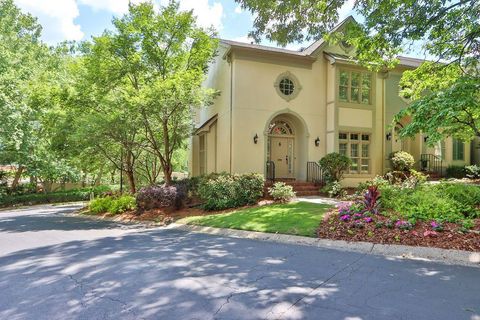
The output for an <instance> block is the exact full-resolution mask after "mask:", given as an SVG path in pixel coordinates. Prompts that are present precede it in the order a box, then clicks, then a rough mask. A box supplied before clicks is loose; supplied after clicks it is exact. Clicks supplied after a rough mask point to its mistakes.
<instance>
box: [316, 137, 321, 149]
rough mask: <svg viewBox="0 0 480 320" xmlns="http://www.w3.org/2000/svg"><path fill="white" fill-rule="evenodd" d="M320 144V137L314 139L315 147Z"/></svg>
mask: <svg viewBox="0 0 480 320" xmlns="http://www.w3.org/2000/svg"><path fill="white" fill-rule="evenodd" d="M319 145H320V138H319V137H317V139H315V147H318V146H319Z"/></svg>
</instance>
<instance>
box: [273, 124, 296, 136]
mask: <svg viewBox="0 0 480 320" xmlns="http://www.w3.org/2000/svg"><path fill="white" fill-rule="evenodd" d="M268 134H270V135H274V136H285V135H288V136H293V135H294V131H293V129H292V126H291V125H290V124H289V123H288V122H286V121H284V120H274V121H272V122H271V123H270V126H269V127H268Z"/></svg>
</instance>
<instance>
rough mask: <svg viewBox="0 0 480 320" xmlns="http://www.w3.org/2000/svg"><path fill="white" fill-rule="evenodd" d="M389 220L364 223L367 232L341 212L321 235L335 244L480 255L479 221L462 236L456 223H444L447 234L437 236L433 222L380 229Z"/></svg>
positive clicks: (323, 226) (378, 218)
mask: <svg viewBox="0 0 480 320" xmlns="http://www.w3.org/2000/svg"><path fill="white" fill-rule="evenodd" d="M388 220H389V219H388V218H387V217H385V216H383V215H377V216H375V217H374V222H371V223H363V228H358V227H356V226H355V222H354V221H347V222H344V221H341V220H340V219H339V216H338V212H337V211H336V210H332V211H330V212H329V213H327V214H326V215H325V218H324V221H323V223H322V224H320V226H319V228H318V229H317V235H318V237H319V238H326V239H334V240H345V241H365V242H373V243H381V244H401V245H409V246H421V247H436V248H443V249H457V250H466V251H480V219H476V220H475V226H474V227H473V228H472V229H471V230H470V231H467V232H461V231H460V230H461V226H459V225H458V224H455V223H444V224H443V231H435V232H432V227H431V226H430V223H429V222H417V223H416V224H415V226H414V227H413V228H412V229H411V230H401V229H398V228H395V227H394V228H391V229H390V228H387V227H386V226H382V227H379V228H377V227H376V222H382V223H384V224H385V223H386V222H387V221H388Z"/></svg>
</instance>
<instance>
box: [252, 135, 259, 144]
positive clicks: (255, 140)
mask: <svg viewBox="0 0 480 320" xmlns="http://www.w3.org/2000/svg"><path fill="white" fill-rule="evenodd" d="M257 142H258V134H256V133H255V136H254V137H253V143H255V144H257Z"/></svg>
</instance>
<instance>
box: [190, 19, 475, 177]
mask: <svg viewBox="0 0 480 320" xmlns="http://www.w3.org/2000/svg"><path fill="white" fill-rule="evenodd" d="M350 19H353V18H351V17H349V18H347V19H346V20H345V21H343V22H342V23H340V24H339V25H338V26H337V27H336V28H335V31H341V30H342V28H344V27H345V25H346V22H347V21H349V20H350ZM351 50H353V48H351V47H348V45H346V44H345V43H341V44H340V45H330V44H328V43H327V42H326V41H324V40H322V39H321V40H318V41H316V42H315V43H313V44H312V45H310V46H309V47H308V48H305V49H303V50H300V51H292V50H286V49H281V48H274V47H267V46H262V45H256V44H248V43H241V42H235V41H229V40H222V41H221V42H220V48H219V54H218V56H217V57H216V59H215V61H214V62H213V64H212V66H211V68H210V70H209V73H208V76H207V79H206V82H205V85H206V86H208V87H211V88H215V89H217V90H219V91H220V92H221V95H220V97H218V98H217V99H216V101H215V103H214V104H213V105H211V106H208V107H205V108H202V109H201V110H199V111H198V112H197V114H196V117H195V121H196V124H197V126H196V128H197V129H196V130H195V132H194V134H193V136H192V139H191V155H190V157H191V158H190V161H189V163H190V172H191V173H192V175H194V176H197V175H202V174H207V173H211V172H222V171H225V172H231V173H246V172H259V173H263V174H265V175H266V176H268V177H272V175H273V174H274V176H275V177H276V178H281V179H295V180H301V181H305V180H311V179H313V177H312V175H313V174H315V170H316V169H315V168H316V163H318V161H319V159H320V158H322V157H323V156H325V155H326V154H327V153H330V152H340V153H343V154H346V155H347V156H349V157H350V158H351V159H352V160H353V164H352V166H351V167H350V169H349V170H348V173H347V174H346V175H345V179H344V181H342V184H344V185H346V186H354V185H356V184H358V183H359V182H362V181H365V180H367V179H371V178H373V177H375V176H376V175H381V174H384V173H385V172H387V171H388V170H389V169H390V161H389V160H388V158H389V155H390V154H391V153H392V152H394V151H398V150H404V151H407V152H409V153H411V154H412V155H413V156H414V158H415V160H416V162H417V166H419V167H420V166H421V167H422V168H421V169H424V170H427V171H438V172H440V170H441V168H443V169H442V170H443V171H444V168H445V167H447V166H448V165H465V164H469V163H470V152H471V149H470V145H469V144H468V143H463V142H462V141H460V140H454V139H451V138H449V139H446V140H445V141H442V142H441V143H439V144H438V146H436V147H434V148H431V147H428V146H427V144H426V143H425V138H426V137H424V136H422V135H421V134H419V135H417V136H416V137H414V138H412V139H410V138H409V139H400V138H399V136H398V134H397V130H398V128H400V127H402V126H404V125H405V124H406V123H407V121H408V119H404V121H402V122H400V123H397V124H396V126H394V127H393V128H392V126H391V123H392V121H393V117H394V115H395V114H396V113H397V112H398V111H399V110H401V109H402V108H404V107H405V106H407V104H408V101H406V100H405V99H403V98H401V97H400V96H399V81H400V78H401V76H402V72H404V71H405V70H410V69H412V68H416V67H418V66H419V65H420V64H421V63H422V60H419V59H414V58H407V57H399V60H400V63H399V64H398V66H397V67H396V68H395V69H393V70H389V71H387V72H380V73H374V72H370V71H368V70H367V69H365V68H363V67H361V66H359V65H357V64H355V63H352V62H351V60H350V59H349V58H348V57H349V56H348V55H349V53H351ZM421 160H423V161H421Z"/></svg>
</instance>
